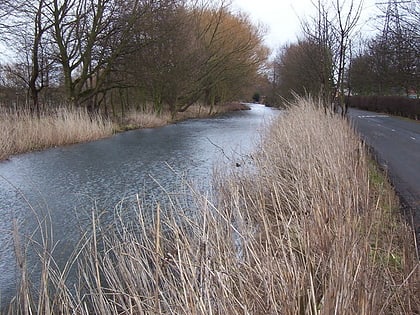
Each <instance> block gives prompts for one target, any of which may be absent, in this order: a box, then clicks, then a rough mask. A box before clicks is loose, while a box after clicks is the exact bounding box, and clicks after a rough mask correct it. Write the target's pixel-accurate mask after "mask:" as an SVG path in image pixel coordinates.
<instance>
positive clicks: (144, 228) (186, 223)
mask: <svg viewBox="0 0 420 315" xmlns="http://www.w3.org/2000/svg"><path fill="white" fill-rule="evenodd" d="M246 162H247V163H245V164H247V166H243V167H240V168H235V170H234V171H232V172H224V173H222V172H220V173H219V177H218V180H217V181H216V182H217V184H216V185H215V186H216V187H215V188H216V189H215V190H216V191H217V195H216V196H215V197H212V198H208V197H206V196H204V195H203V194H200V193H197V192H195V191H194V189H192V188H191V190H190V194H191V195H192V196H193V197H194V198H193V200H195V202H194V203H189V204H187V205H186V204H185V203H184V202H181V201H182V200H180V199H175V198H172V199H171V202H169V203H168V204H166V205H160V204H157V205H156V207H154V208H153V209H145V208H144V206H143V204H142V202H141V201H140V200H138V201H137V202H138V203H137V211H136V215H135V216H134V217H132V219H131V220H127V219H124V217H125V216H126V211H127V210H126V209H119V210H118V209H117V210H116V211H115V213H114V218H115V219H114V221H113V222H112V224H104V223H101V220H100V216H98V215H97V214H96V213H95V212H92V218H91V221H92V224H91V230H90V231H87V232H86V234H84V235H83V237H82V238H81V242H80V246H79V247H78V249H77V251H76V252H75V254H74V257H73V260H71V261H69V265H71V264H73V265H75V266H77V267H78V275H79V276H78V278H77V280H73V281H72V284H70V283H71V282H70V283H69V282H68V281H66V280H68V279H67V273H66V272H67V269H66V270H64V271H60V270H59V269H58V268H56V267H54V264H53V263H52V262H51V260H49V259H50V258H49V257H50V256H48V255H41V257H47V258H48V259H44V265H47V266H49V268H45V271H44V272H43V274H44V276H43V278H42V281H41V282H42V283H43V285H42V286H41V288H43V290H41V289H40V290H39V292H38V293H37V295H36V294H35V295H34V293H33V292H31V291H30V290H29V289H27V286H25V283H22V285H21V288H22V289H21V291H20V294H18V295H17V299H16V300H15V301H14V303H12V304H11V306H10V310H11V313H28V314H29V313H41V314H52V313H55V314H375V315H376V314H416V313H418V312H419V295H418V291H416V290H418V284H419V283H418V280H419V265H418V260H417V258H416V257H415V246H413V238H412V237H411V236H412V235H411V234H410V233H411V232H410V230H409V229H408V228H407V227H406V226H405V224H404V223H403V222H401V221H400V220H399V218H398V215H397V213H395V212H394V210H397V209H396V206H397V203H396V200H395V196H394V195H393V193H392V191H391V190H390V187H389V186H387V183H386V182H381V181H379V180H378V179H377V178H376V177H377V174H375V178H373V176H372V175H371V174H372V170H369V167H370V166H369V163H368V157H367V156H366V153H365V148H364V147H363V145H362V144H361V143H360V141H359V139H358V137H357V136H356V135H355V134H354V132H353V130H352V129H351V128H350V127H349V125H348V123H347V122H346V121H344V120H342V119H341V118H339V117H336V116H334V115H330V114H327V115H326V114H325V113H324V111H323V110H322V109H320V108H319V107H318V106H317V105H316V104H314V103H313V102H310V101H307V100H299V101H298V104H294V106H293V107H291V108H290V109H289V111H288V112H287V114H285V115H283V116H282V117H280V119H279V120H278V121H276V122H274V123H272V125H271V126H270V127H269V129H268V130H267V133H266V135H264V136H263V139H262V142H261V147H260V150H258V152H256V153H255V154H254V155H253V156H252V157H251V158H250V159H249V160H248V161H246ZM243 164H244V163H243ZM181 199H182V198H181ZM187 199H189V200H191V198H190V196H188V198H187ZM40 252H42V249H41V248H40ZM46 262H48V264H47V263H46ZM23 278H27V277H23ZM30 297H32V298H30ZM35 297H37V298H35Z"/></svg>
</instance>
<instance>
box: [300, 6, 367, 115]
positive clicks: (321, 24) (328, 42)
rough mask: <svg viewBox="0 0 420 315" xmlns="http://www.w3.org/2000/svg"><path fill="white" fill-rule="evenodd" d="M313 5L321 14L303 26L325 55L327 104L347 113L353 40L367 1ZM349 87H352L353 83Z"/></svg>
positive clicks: (323, 60) (323, 75) (309, 37)
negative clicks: (350, 54)
mask: <svg viewBox="0 0 420 315" xmlns="http://www.w3.org/2000/svg"><path fill="white" fill-rule="evenodd" d="M313 4H314V6H315V8H316V9H317V16H316V17H314V18H313V19H312V20H309V21H307V22H306V23H304V24H303V28H304V31H305V35H306V37H307V38H308V39H309V40H311V41H314V42H316V43H317V44H318V47H319V48H320V49H321V53H322V54H324V57H322V59H321V64H322V65H323V69H324V70H323V73H322V74H321V75H320V77H321V78H322V79H321V80H322V85H323V86H324V89H325V92H323V93H322V96H323V98H324V100H325V102H326V104H331V106H332V108H333V109H334V110H336V106H339V107H340V108H341V112H342V114H343V115H344V114H346V112H347V105H346V104H345V97H344V96H345V90H346V85H345V84H346V82H345V76H344V73H345V70H346V64H347V61H348V59H349V53H350V51H349V47H350V39H351V37H352V35H353V33H354V32H355V31H356V28H357V25H358V24H357V23H358V21H359V18H360V14H361V11H362V5H363V2H362V1H355V0H334V1H331V2H329V3H328V2H326V1H323V0H318V2H316V3H313ZM329 54H331V56H330V55H329ZM330 61H332V63H331V64H330V63H329V62H330ZM347 89H348V90H349V86H347Z"/></svg>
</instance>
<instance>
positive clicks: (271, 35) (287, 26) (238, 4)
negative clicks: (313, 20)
mask: <svg viewBox="0 0 420 315" xmlns="http://www.w3.org/2000/svg"><path fill="white" fill-rule="evenodd" d="M347 1H350V0H347ZM355 2H358V0H355ZM375 2H386V0H383V1H375V0H364V5H363V11H362V12H363V15H362V18H361V22H360V25H361V27H362V30H363V31H364V32H371V31H373V29H374V27H373V25H372V24H369V23H367V21H368V20H372V19H371V18H372V17H373V16H376V15H377V14H378V13H377V11H376V6H375ZM232 8H233V9H234V10H238V9H239V10H240V11H242V12H245V13H248V14H249V15H250V17H251V18H252V20H253V21H254V23H259V22H260V23H262V24H264V25H266V26H267V27H268V33H267V36H266V43H267V45H268V46H269V47H270V48H272V49H276V48H278V47H280V46H281V45H283V44H285V43H287V42H293V41H295V40H296V38H297V35H298V34H300V32H301V22H300V20H299V19H302V18H304V17H305V16H309V15H313V14H314V12H315V10H314V6H313V5H312V3H311V0H294V1H293V0H232ZM369 18H370V19H369Z"/></svg>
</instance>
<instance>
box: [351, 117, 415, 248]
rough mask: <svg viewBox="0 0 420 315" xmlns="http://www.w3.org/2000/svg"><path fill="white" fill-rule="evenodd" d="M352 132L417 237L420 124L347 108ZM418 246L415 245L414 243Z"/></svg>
mask: <svg viewBox="0 0 420 315" xmlns="http://www.w3.org/2000/svg"><path fill="white" fill-rule="evenodd" d="M349 116H350V117H351V119H352V121H353V124H354V126H355V127H356V130H357V131H358V132H359V133H360V135H361V136H362V138H363V139H364V140H365V142H366V143H367V144H368V145H369V146H370V147H371V148H372V149H373V151H374V153H375V154H376V156H377V158H378V161H379V163H380V164H381V165H382V167H383V168H384V169H385V170H386V171H387V172H388V175H389V177H390V179H391V181H392V183H393V185H394V187H395V189H396V191H397V193H398V194H399V196H400V199H401V201H402V203H403V206H404V208H405V210H406V213H405V214H406V215H408V219H409V220H410V219H411V218H410V217H411V216H412V219H413V223H414V227H415V230H416V235H417V240H418V241H419V240H420V239H419V237H420V234H419V233H420V122H416V121H412V120H408V119H405V118H400V117H395V116H389V115H386V114H379V113H374V112H368V111H362V110H356V109H350V110H349ZM417 245H418V246H419V244H417Z"/></svg>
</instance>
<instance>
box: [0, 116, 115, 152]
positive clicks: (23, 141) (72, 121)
mask: <svg viewBox="0 0 420 315" xmlns="http://www.w3.org/2000/svg"><path fill="white" fill-rule="evenodd" d="M112 130H113V126H112V123H111V122H109V121H107V120H104V119H102V118H101V117H100V116H95V117H92V116H90V115H89V114H88V113H87V112H86V110H69V109H59V110H56V111H52V112H49V113H45V114H42V115H41V116H40V117H39V118H38V117H34V116H33V115H31V114H30V113H29V112H25V111H19V112H14V111H8V110H2V112H1V113H0V160H2V159H6V158H8V157H9V156H11V155H14V154H19V153H23V152H28V151H33V150H41V149H45V148H49V147H54V146H60V145H65V144H71V143H77V142H84V141H91V140H95V139H99V138H103V137H106V136H109V135H111V134H112Z"/></svg>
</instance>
